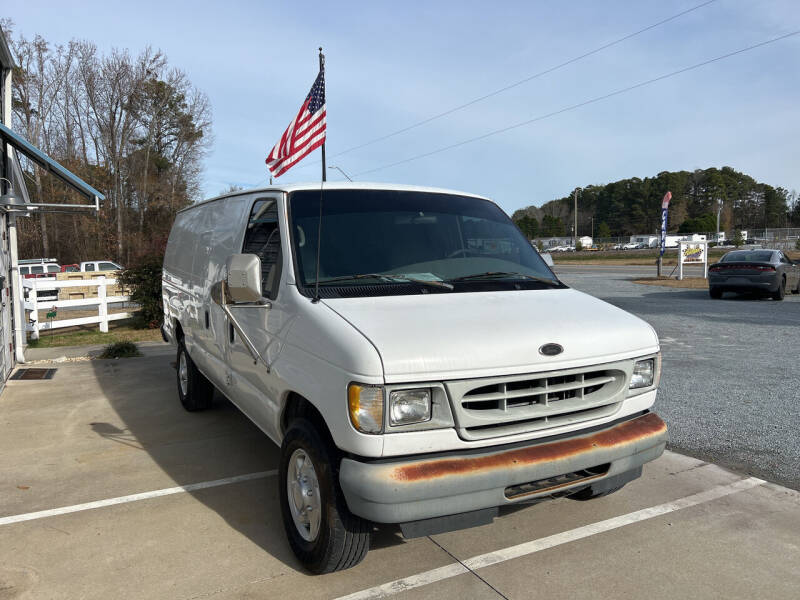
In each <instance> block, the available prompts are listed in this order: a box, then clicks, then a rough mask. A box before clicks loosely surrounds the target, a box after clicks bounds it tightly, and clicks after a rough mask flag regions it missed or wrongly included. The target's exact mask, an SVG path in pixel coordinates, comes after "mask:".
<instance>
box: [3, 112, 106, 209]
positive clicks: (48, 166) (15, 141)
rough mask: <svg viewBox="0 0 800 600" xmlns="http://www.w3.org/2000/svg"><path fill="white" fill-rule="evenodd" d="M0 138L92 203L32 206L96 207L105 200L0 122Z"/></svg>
mask: <svg viewBox="0 0 800 600" xmlns="http://www.w3.org/2000/svg"><path fill="white" fill-rule="evenodd" d="M0 138H1V139H2V141H3V143H6V144H9V145H11V146H12V147H13V148H14V149H15V150H16V151H17V152H20V153H22V154H24V155H25V156H27V157H28V158H29V159H31V160H32V161H33V162H35V163H36V164H38V165H39V166H40V167H42V168H43V169H44V170H45V171H47V172H48V173H52V174H53V175H55V176H56V177H58V178H59V179H61V180H62V181H64V182H65V183H66V184H67V185H69V186H70V187H72V188H73V189H75V190H77V191H78V192H80V193H81V194H83V195H84V196H86V197H87V198H88V199H89V200H91V201H92V203H93V204H92V205H75V204H34V205H33V206H52V207H62V208H93V209H98V208H99V203H100V201H101V200H105V198H106V197H105V196H104V195H103V194H101V193H100V192H98V191H97V190H96V189H94V188H93V187H92V186H90V185H89V184H88V183H86V182H85V181H84V180H83V179H81V178H80V177H78V176H77V175H75V174H73V173H72V172H70V171H68V170H67V169H65V168H64V167H62V166H61V165H60V164H58V163H57V162H56V161H54V160H53V159H52V158H50V157H49V156H47V155H46V154H45V153H44V152H42V151H41V150H39V149H38V148H37V147H36V146H34V145H33V144H31V143H30V142H28V140H26V139H25V138H23V137H22V136H20V135H18V134H16V133H14V132H13V131H11V130H10V129H9V128H8V127H6V126H5V125H3V124H2V123H0Z"/></svg>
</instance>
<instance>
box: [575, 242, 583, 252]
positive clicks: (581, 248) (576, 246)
mask: <svg viewBox="0 0 800 600" xmlns="http://www.w3.org/2000/svg"><path fill="white" fill-rule="evenodd" d="M581 250H583V244H581V241H580V240H578V241H577V242H575V252H580V251H581Z"/></svg>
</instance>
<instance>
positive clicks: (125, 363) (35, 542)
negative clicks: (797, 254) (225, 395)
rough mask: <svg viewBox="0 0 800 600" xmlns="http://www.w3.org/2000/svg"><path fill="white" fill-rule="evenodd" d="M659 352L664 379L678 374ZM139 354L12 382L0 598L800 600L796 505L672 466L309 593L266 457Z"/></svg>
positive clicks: (362, 568)
mask: <svg viewBox="0 0 800 600" xmlns="http://www.w3.org/2000/svg"><path fill="white" fill-rule="evenodd" d="M564 278H565V279H568V278H574V282H573V283H574V284H575V285H576V287H581V286H584V289H585V288H587V287H589V285H594V286H595V288H596V289H602V288H603V286H605V285H607V284H606V283H603V279H607V278H604V277H600V278H599V279H598V280H597V281H593V280H592V279H591V278H587V277H581V276H580V274H579V273H578V274H570V275H569V276H568V275H566V274H565V275H564ZM587 282H588V283H587ZM608 285H609V286H610V287H609V289H611V290H614V295H613V296H612V297H611V298H609V299H611V300H612V301H614V302H615V303H617V302H623V301H628V302H630V303H631V304H632V306H638V305H637V298H639V296H638V294H640V293H643V294H645V295H646V294H650V293H658V292H660V291H661V290H659V289H658V288H656V289H655V290H651V289H649V288H647V289H645V290H644V292H641V290H639V288H638V286H637V287H636V288H631V289H628V288H627V287H626V286H627V285H633V284H625V283H624V282H616V283H611V284H608ZM676 293H678V294H681V293H682V291H680V290H679V291H678V292H676ZM598 295H599V292H598ZM642 298H643V299H644V300H642V299H639V300H638V302H642V301H645V302H649V301H651V299H649V298H648V297H646V296H642ZM681 298H682V296H679V297H678V301H679V302H680V303H683V302H684V301H686V300H685V299H681ZM676 306H677V305H676ZM691 306H694V305H691ZM732 306H738V303H736V301H732ZM784 306H786V307H789V306H798V305H797V304H794V305H792V304H790V303H786V304H785V305H784ZM687 310H689V309H688V308H687ZM691 310H697V309H695V308H692V309H691ZM691 310H690V312H691ZM634 312H639V313H640V314H641V308H637V310H635V311H634ZM651 321H653V320H652V319H651ZM656 321H657V320H656ZM654 324H656V323H655V322H654ZM661 327H664V325H663V324H657V328H661ZM676 327H678V325H677V324H676ZM660 333H661V334H662V336H664V335H665V333H664V332H663V331H660ZM676 339H678V338H676ZM667 344H669V345H667ZM667 344H665V354H667V360H669V361H670V363H669V365H668V366H667V367H666V368H667V372H669V369H674V368H676V366H680V365H681V364H683V363H681V362H680V359H678V358H677V357H670V356H669V355H670V354H671V353H672V350H671V348H673V346H672V344H673V342H667ZM674 347H675V348H678V346H674ZM668 350H669V351H668ZM145 354H146V355H145V357H143V358H137V359H127V360H118V361H103V360H93V361H78V362H62V363H57V364H52V365H50V366H53V367H56V368H57V369H58V370H57V372H56V374H55V376H54V378H53V379H52V380H50V381H41V382H37V381H12V382H10V383H9V385H8V387H7V389H6V390H5V391H4V392H3V394H2V396H0V473H2V476H1V477H0V490H2V492H0V599H4V600H5V599H7V598H121V597H124V598H178V599H190V598H192V599H196V598H278V597H284V598H287V599H288V598H303V599H304V600H305V599H314V598H351V599H355V598H381V597H398V598H428V597H440V598H459V599H463V598H513V599H517V598H519V599H522V598H531V597H536V596H539V595H546V596H548V597H553V598H596V597H598V596H601V597H609V598H611V597H613V598H641V597H644V596H647V597H652V598H675V597H679V598H684V597H692V598H718V597H726V598H748V599H749V598H753V597H769V598H796V597H797V589H800V570H799V569H798V568H797V565H798V564H800V545H799V544H798V538H797V531H800V493H798V492H797V491H794V490H791V489H787V488H785V487H781V486H779V485H775V484H774V483H771V482H770V481H763V480H762V479H759V478H755V477H752V476H750V475H748V474H747V473H744V472H732V471H729V470H726V469H723V468H720V467H719V466H716V465H714V464H710V463H709V462H706V461H704V460H701V459H696V458H690V457H686V456H682V455H680V454H676V453H672V452H668V453H666V454H665V455H664V456H663V457H662V458H661V459H659V460H658V461H656V462H654V463H651V464H650V465H648V466H647V467H646V468H645V472H644V476H643V477H642V478H641V479H639V480H637V481H635V482H633V483H632V484H630V485H629V486H627V487H626V488H625V489H624V490H622V491H621V492H619V493H617V494H614V495H612V496H609V497H607V498H602V499H598V500H594V501H591V502H574V501H571V500H567V499H559V500H555V501H551V502H546V503H542V504H538V505H535V506H528V507H525V508H522V509H515V510H506V511H504V512H503V513H502V514H501V516H500V518H498V519H497V520H496V521H495V522H494V523H493V524H492V525H487V526H484V527H479V528H475V529H470V530H466V531H460V532H453V533H448V534H444V535H437V536H431V537H428V538H420V539H415V540H408V541H406V540H403V539H402V538H401V536H400V535H399V531H398V529H397V528H395V527H380V528H377V529H376V531H375V533H374V536H373V543H372V550H371V552H370V553H369V554H368V555H367V558H366V559H365V561H364V562H363V563H362V564H361V565H359V566H357V567H356V568H354V569H351V570H349V571H345V572H341V573H335V574H332V575H326V576H322V577H312V576H309V575H307V574H306V573H305V572H303V571H302V569H301V568H300V567H299V565H298V564H297V562H296V561H295V559H294V557H293V555H292V553H291V551H290V549H289V547H288V545H287V543H286V541H285V537H284V533H283V528H282V524H281V519H280V513H279V508H278V498H277V482H276V479H275V468H276V466H277V462H278V451H277V448H275V447H274V446H273V445H272V443H271V442H270V441H269V440H267V439H266V438H265V437H264V436H263V435H262V434H261V433H260V432H259V431H258V430H257V429H256V428H255V426H253V425H252V424H251V423H249V422H248V421H247V420H246V419H245V418H244V417H243V416H242V415H241V414H240V413H239V412H238V411H237V410H236V409H235V408H233V407H232V406H231V405H230V404H229V403H227V402H226V401H224V400H221V399H218V402H217V404H216V406H215V408H214V409H213V410H211V411H208V412H205V413H199V414H188V413H185V412H184V411H183V410H182V408H181V407H180V405H179V404H178V401H177V399H176V397H175V389H174V385H175V383H174V377H175V372H174V370H173V369H172V367H171V366H170V362H171V361H172V360H174V357H173V355H172V350H171V348H169V347H168V346H165V345H160V344H156V345H151V346H148V347H146V348H145ZM676 354H677V352H676ZM691 364H696V361H695V362H689V363H687V365H691ZM670 377H671V376H667V375H666V374H665V379H666V381H665V384H666V390H667V393H666V394H665V396H666V397H665V398H662V399H661V400H660V411H661V412H662V414H664V415H666V417H667V418H668V420H670V421H671V426H672V432H673V437H675V434H676V430H678V431H677V433H678V434H680V433H681V431H682V429H683V427H684V426H685V425H683V422H684V421H687V420H689V421H691V420H693V419H694V417H693V415H692V412H691V411H688V410H684V411H683V412H681V411H677V413H676V414H678V415H683V421H676V420H675V416H674V415H673V412H675V411H674V410H673V409H672V408H671V400H670V398H672V397H673V396H672V395H673V394H675V395H677V394H678V393H679V387H673V386H676V384H675V383H674V382H673V381H672V379H670ZM687 385H688V384H687ZM671 390H675V391H671ZM684 406H685V405H684ZM796 422H797V420H796V419H795V423H796ZM681 438H682V435H679V439H681Z"/></svg>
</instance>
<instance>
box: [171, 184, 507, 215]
mask: <svg viewBox="0 0 800 600" xmlns="http://www.w3.org/2000/svg"><path fill="white" fill-rule="evenodd" d="M324 185H325V187H324V188H323V189H325V190H393V191H399V192H428V193H435V194H451V195H454V196H471V197H473V198H480V199H481V200H488V201H489V202H493V203H494V200H492V199H491V198H486V197H485V196H479V195H478V194H471V193H469V192H461V191H458V190H448V189H444V188H436V187H427V186H420V185H403V184H398V183H367V182H361V181H358V182H355V181H354V182H350V181H331V182H328V181H326V182H325V184H324ZM319 189H320V183H319V182H314V183H290V184H287V185H271V186H266V187H257V188H252V189H249V190H239V191H236V192H232V193H230V194H222V195H220V196H215V197H214V198H208V199H207V200H201V201H200V202H196V203H194V204H192V205H190V206H187V207H186V208H183V209H181V210H179V211H178V212H183V211H184V210H190V209H192V208H194V207H196V206H201V205H203V204H206V203H208V202H214V201H215V200H220V199H222V198H231V197H234V196H244V195H249V194H254V193H258V192H285V193H289V192H297V191H300V190H319Z"/></svg>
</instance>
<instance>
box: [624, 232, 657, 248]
mask: <svg viewBox="0 0 800 600" xmlns="http://www.w3.org/2000/svg"><path fill="white" fill-rule="evenodd" d="M658 240H659V238H658V236H657V235H632V236H631V241H630V243H631V244H647V245H648V246H649V247H650V248H655V247H656V246H658Z"/></svg>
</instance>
